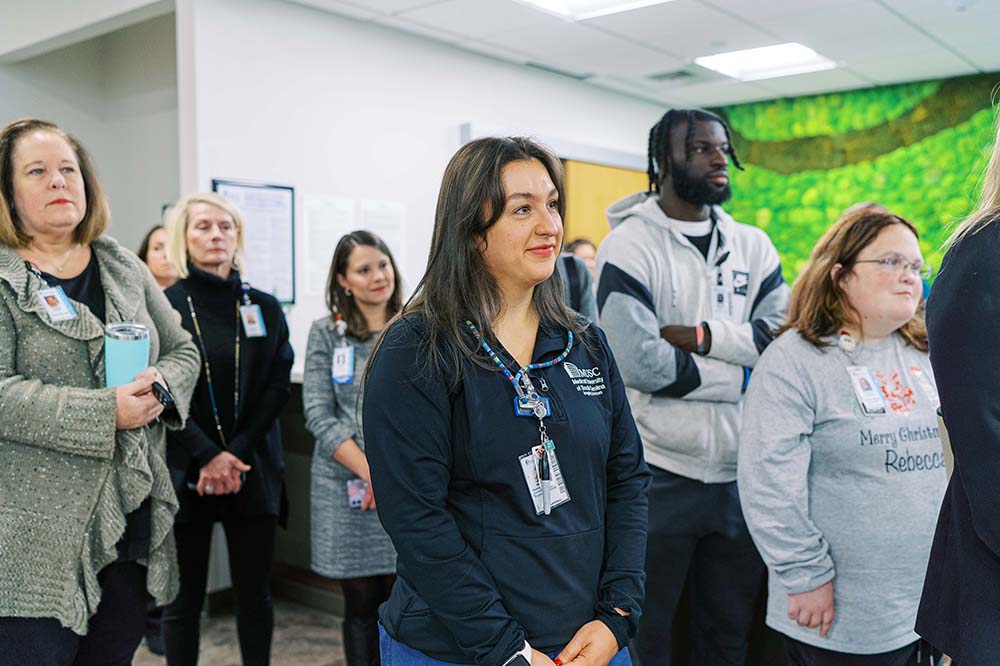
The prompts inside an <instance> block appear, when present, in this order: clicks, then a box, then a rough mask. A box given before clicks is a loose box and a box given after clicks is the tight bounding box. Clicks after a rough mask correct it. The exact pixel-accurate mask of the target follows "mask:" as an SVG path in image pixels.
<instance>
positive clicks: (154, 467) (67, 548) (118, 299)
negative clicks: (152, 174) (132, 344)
mask: <svg viewBox="0 0 1000 666" xmlns="http://www.w3.org/2000/svg"><path fill="white" fill-rule="evenodd" d="M107 223H108V208H107V202H106V201H105V199H104V195H103V193H102V190H101V186H100V183H99V182H98V180H97V178H96V176H95V173H94V169H93V165H92V163H91V160H90V158H89V156H88V154H87V152H86V151H85V150H84V148H83V147H82V146H81V145H80V144H79V142H78V141H76V140H75V139H74V138H72V137H71V136H69V135H68V134H66V133H65V132H63V131H62V130H61V129H59V128H58V127H57V126H56V125H53V124H51V123H47V122H44V121H39V120H22V121H18V122H15V123H12V124H10V125H8V126H7V127H5V128H3V129H2V130H0V571H3V575H2V576H0V665H4V666H6V665H8V664H9V665H13V664H18V665H22V664H32V665H34V666H49V665H52V666H57V665H58V666H66V665H69V664H73V666H84V665H90V664H94V665H96V664H101V665H102V666H118V665H119V664H130V663H131V661H132V655H133V653H134V652H135V649H136V647H137V646H138V644H139V641H140V640H141V638H142V631H143V624H144V621H145V604H146V596H147V591H148V593H149V594H151V595H152V596H153V597H154V598H155V599H156V600H157V602H159V603H166V602H167V601H169V600H170V599H171V598H172V597H173V596H174V595H175V594H176V591H177V565H176V562H175V559H176V558H175V555H174V542H173V537H172V536H171V527H172V524H173V515H174V512H175V511H176V508H177V500H176V497H175V495H174V491H173V487H172V486H171V484H170V479H169V477H168V472H167V467H166V464H165V462H164V431H165V428H178V427H180V426H181V424H182V423H183V421H184V418H185V415H186V412H187V404H188V400H189V398H190V395H191V391H192V389H193V388H194V384H195V380H196V378H197V376H198V370H199V360H198V351H197V349H196V347H195V346H194V344H193V343H192V341H191V338H190V336H189V335H188V334H187V333H185V332H184V330H183V329H182V328H181V327H180V322H179V321H178V319H177V316H176V315H175V313H174V311H173V308H171V307H170V304H169V303H168V302H167V300H166V298H165V297H164V296H163V294H162V292H161V291H160V288H159V287H158V286H157V284H156V282H155V281H154V280H153V277H152V275H150V273H149V271H148V270H147V269H146V267H145V266H144V265H143V264H142V262H141V261H140V260H139V259H138V257H136V256H135V255H134V254H132V253H131V252H129V251H127V250H125V249H123V248H122V247H121V246H120V245H118V243H117V242H115V241H114V240H112V239H110V238H108V237H106V236H101V233H102V232H103V231H104V229H105V228H106V227H107ZM113 322H135V323H140V324H144V325H146V326H147V327H148V328H149V337H150V367H148V368H147V369H146V370H144V371H143V372H142V373H141V374H140V375H139V376H137V377H136V378H135V381H133V382H132V383H129V384H125V385H124V386H119V387H117V388H104V386H105V376H104V375H105V372H104V371H105V368H104V325H105V324H106V323H113ZM154 381H158V382H160V383H161V384H162V385H163V386H165V387H169V390H170V391H171V392H172V393H173V397H174V399H175V403H174V404H175V406H174V407H173V408H172V409H170V410H169V411H165V410H164V406H163V405H162V404H161V403H160V401H159V400H158V399H157V398H156V396H155V395H154V393H153V392H152V384H153V382H154ZM157 419H159V420H158V421H157Z"/></svg>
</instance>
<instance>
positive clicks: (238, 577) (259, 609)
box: [163, 516, 277, 666]
mask: <svg viewBox="0 0 1000 666" xmlns="http://www.w3.org/2000/svg"><path fill="white" fill-rule="evenodd" d="M276 523H277V519H276V518H275V517H274V516H260V517H253V518H240V519H232V520H224V521H222V527H223V529H224V530H225V532H226V544H227V545H228V547H229V569H230V573H231V575H232V579H233V591H234V592H235V595H236V632H237V634H238V635H239V639H240V654H241V655H242V657H243V664H244V666H267V664H270V662H271V634H272V633H273V630H274V607H273V604H272V601H271V566H272V564H273V563H274V538H275V526H276ZM214 524H215V523H214V522H212V521H210V520H194V521H192V522H189V523H178V524H177V525H175V526H174V535H175V537H176V539H177V563H178V565H179V566H180V573H181V591H180V594H179V595H178V596H177V599H176V600H175V601H174V603H172V604H170V605H169V606H167V607H166V608H164V609H163V642H164V647H165V648H166V652H167V664H169V666H195V665H196V664H197V663H198V643H199V641H200V635H201V608H202V604H203V603H204V600H205V585H206V579H207V578H208V553H209V546H210V544H211V540H212V527H213V525H214Z"/></svg>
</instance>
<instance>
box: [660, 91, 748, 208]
mask: <svg viewBox="0 0 1000 666" xmlns="http://www.w3.org/2000/svg"><path fill="white" fill-rule="evenodd" d="M697 121H703V122H713V123H719V124H720V125H722V129H723V131H725V133H726V143H727V144H728V145H729V147H728V148H727V149H726V155H728V156H729V159H730V160H731V161H732V163H733V166H735V167H736V168H737V169H739V170H740V171H743V165H741V164H740V158H739V157H737V156H736V148H734V147H733V140H732V138H731V137H730V131H729V125H727V124H726V121H725V120H723V119H722V116H719V115H717V114H714V113H712V112H711V111H706V110H704V109H670V110H669V111H667V112H666V113H665V114H663V117H662V118H660V120H659V122H657V123H656V124H655V125H653V129H651V130H649V148H648V152H647V156H648V157H647V165H646V175H647V176H649V191H650V192H656V193H659V191H660V181H661V180H662V179H663V174H664V173H666V170H667V156H669V155H670V150H671V146H670V132H671V130H673V128H674V127H675V126H676V125H679V124H681V123H684V122H686V123H687V135H686V136H685V137H684V159H685V160H686V159H687V157H688V156H689V155H690V154H691V138H692V137H693V136H694V124H695V122H697Z"/></svg>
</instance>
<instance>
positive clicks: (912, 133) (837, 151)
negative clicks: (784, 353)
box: [713, 73, 1000, 282]
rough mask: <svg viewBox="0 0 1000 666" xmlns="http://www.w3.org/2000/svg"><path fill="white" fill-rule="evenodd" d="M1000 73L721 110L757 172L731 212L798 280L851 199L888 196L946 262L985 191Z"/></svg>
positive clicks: (739, 189)
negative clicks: (951, 240) (947, 243)
mask: <svg viewBox="0 0 1000 666" xmlns="http://www.w3.org/2000/svg"><path fill="white" fill-rule="evenodd" d="M998 84H1000V73H995V74H981V75H973V76H964V77H960V78H954V79H946V80H941V81H925V82H920V83H907V84H902V85H895V86H883V87H878V88H870V89H866V90H854V91H849V92H843V93H831V94H825V95H816V96H810V97H798V98H794V99H779V100H772V101H767V102H754V103H752V104H740V105H734V106H727V107H722V108H719V109H713V110H714V111H716V112H717V113H719V114H720V115H722V116H723V117H725V118H726V120H727V121H728V122H729V123H730V125H731V127H732V130H733V143H734V144H735V146H736V149H737V152H738V154H739V156H740V161H741V162H743V164H744V166H745V167H746V171H738V170H736V169H731V173H730V177H731V179H732V185H733V198H732V200H731V201H730V202H729V203H728V204H726V208H727V210H728V211H729V212H730V213H731V214H732V215H733V216H734V217H735V218H736V219H737V220H740V221H742V222H748V223H750V224H754V225H756V226H758V227H760V228H762V229H765V230H766V231H767V233H768V234H769V235H770V236H771V239H772V240H773V241H774V244H775V246H776V247H777V248H778V252H779V253H780V254H781V258H782V264H783V267H784V273H785V279H786V280H787V281H788V282H792V281H794V279H795V277H796V276H797V275H798V274H799V272H800V270H801V269H802V266H803V265H804V264H805V262H806V260H807V259H808V258H809V253H810V252H811V251H812V247H813V245H814V244H815V243H816V241H817V240H818V239H819V237H820V235H822V234H823V232H824V231H826V229H827V228H828V227H829V226H830V224H831V223H832V222H833V221H834V220H836V219H837V217H838V216H839V215H840V214H841V213H842V212H843V210H844V209H845V208H847V207H848V206H850V205H851V204H854V203H857V202H859V201H876V202H878V203H880V204H882V205H884V206H886V207H888V208H889V209H890V210H891V211H893V212H894V213H897V214H899V215H901V216H903V217H905V218H906V219H908V220H910V221H911V222H913V223H914V224H915V225H916V226H917V228H918V229H919V230H920V236H921V238H920V245H921V249H922V251H923V253H924V258H925V260H926V261H928V262H929V263H931V264H932V265H933V266H935V267H938V266H940V264H941V257H942V255H943V251H942V243H943V242H944V240H945V239H946V238H947V237H948V234H949V232H950V230H951V228H952V225H953V224H954V223H955V222H957V221H959V220H961V219H962V218H963V217H964V216H965V215H967V214H968V213H969V212H970V211H971V210H972V209H973V208H974V205H975V201H976V197H977V196H978V195H979V188H980V181H981V177H982V173H983V170H984V169H985V168H986V162H987V160H988V158H989V154H990V150H991V149H992V141H993V137H994V127H995V125H994V122H995V117H996V116H995V115H994V113H995V111H994V107H993V106H992V101H993V100H992V98H993V96H994V94H995V93H994V89H995V88H996V86H997V85H998Z"/></svg>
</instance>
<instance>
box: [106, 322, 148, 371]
mask: <svg viewBox="0 0 1000 666" xmlns="http://www.w3.org/2000/svg"><path fill="white" fill-rule="evenodd" d="M148 367H149V329H148V328H146V326H144V325H142V324H132V323H128V322H119V323H116V324H108V325H107V326H105V327H104V377H105V384H106V385H107V386H109V387H111V386H121V385H122V384H128V383H130V382H132V381H134V380H135V377H136V375H138V374H139V373H140V372H142V371H143V370H145V369H146V368H148Z"/></svg>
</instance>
